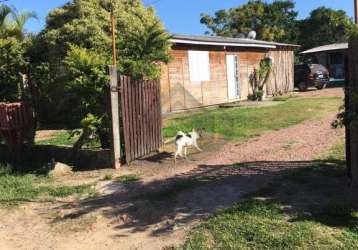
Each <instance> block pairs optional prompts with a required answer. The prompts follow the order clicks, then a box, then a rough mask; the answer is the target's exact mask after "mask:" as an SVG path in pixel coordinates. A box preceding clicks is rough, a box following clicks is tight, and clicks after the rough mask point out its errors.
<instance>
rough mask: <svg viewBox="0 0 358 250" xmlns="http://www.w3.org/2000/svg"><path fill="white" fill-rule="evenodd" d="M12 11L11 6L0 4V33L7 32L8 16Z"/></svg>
mask: <svg viewBox="0 0 358 250" xmlns="http://www.w3.org/2000/svg"><path fill="white" fill-rule="evenodd" d="M11 12H12V10H11V8H10V7H8V6H6V5H4V4H2V5H0V35H2V33H4V32H5V30H6V27H5V23H6V18H7V17H8V16H9V15H10V13H11Z"/></svg>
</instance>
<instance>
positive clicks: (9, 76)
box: [0, 4, 36, 102]
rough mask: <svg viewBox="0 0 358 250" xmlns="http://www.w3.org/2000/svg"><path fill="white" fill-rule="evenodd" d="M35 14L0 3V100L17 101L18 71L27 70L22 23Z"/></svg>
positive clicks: (19, 79)
mask: <svg viewBox="0 0 358 250" xmlns="http://www.w3.org/2000/svg"><path fill="white" fill-rule="evenodd" d="M35 16H36V15H35V14H34V13H32V12H16V11H14V10H12V9H11V8H10V7H8V6H7V5H4V4H1V5H0V102H12V101H17V100H18V99H19V98H20V96H19V92H20V89H21V88H22V87H23V86H22V83H23V82H22V77H21V76H20V73H26V72H27V66H28V60H27V57H26V56H25V51H26V48H27V45H28V42H29V41H28V39H25V30H24V25H25V24H26V22H27V21H28V20H29V19H30V18H33V17H35Z"/></svg>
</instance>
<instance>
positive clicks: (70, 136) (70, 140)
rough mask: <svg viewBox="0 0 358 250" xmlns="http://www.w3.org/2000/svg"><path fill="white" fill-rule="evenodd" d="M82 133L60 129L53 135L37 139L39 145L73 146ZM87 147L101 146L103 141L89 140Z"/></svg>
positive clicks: (85, 145)
mask: <svg viewBox="0 0 358 250" xmlns="http://www.w3.org/2000/svg"><path fill="white" fill-rule="evenodd" d="M79 135H80V130H75V133H73V131H60V132H55V133H54V135H53V137H51V138H49V139H45V140H37V141H36V144H38V145H55V146H66V147H72V146H73V144H75V142H76V141H77V140H78V138H79ZM84 147H85V148H100V147H101V143H100V141H99V140H98V139H97V138H94V139H91V140H89V141H88V142H87V143H85V144H84Z"/></svg>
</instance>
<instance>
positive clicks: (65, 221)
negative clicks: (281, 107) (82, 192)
mask: <svg viewBox="0 0 358 250" xmlns="http://www.w3.org/2000/svg"><path fill="white" fill-rule="evenodd" d="M330 91H337V90H336V89H334V90H325V93H327V94H332V93H331V92H330ZM337 93H340V95H341V94H342V92H341V91H340V92H337ZM337 93H335V94H334V95H336V94H337ZM311 94H312V93H311ZM334 117H335V114H330V115H328V116H326V117H324V118H322V119H319V120H314V121H307V122H305V123H302V124H299V125H295V126H292V127H289V128H286V129H281V130H279V131H273V132H267V133H265V134H263V135H262V136H260V137H256V138H254V139H251V140H249V141H247V142H244V143H238V144H237V143H227V144H224V143H221V144H220V143H219V144H217V145H215V146H213V147H212V148H209V149H208V150H207V152H206V153H203V154H196V155H192V156H191V157H190V159H189V160H188V161H182V162H181V163H179V164H178V165H176V166H174V165H173V164H172V163H170V162H169V161H170V160H169V159H168V158H167V157H166V156H165V155H164V156H163V158H162V159H161V161H162V163H158V158H156V159H154V158H148V159H146V160H143V161H138V162H137V163H136V165H138V166H144V165H145V166H146V168H145V169H144V170H142V172H141V174H142V176H143V178H142V179H141V181H139V182H135V183H130V184H121V183H115V182H111V181H109V182H101V183H100V186H101V190H102V194H101V195H99V196H97V197H95V198H92V199H86V200H82V201H73V200H61V201H56V202H51V203H30V204H26V205H23V206H21V207H20V208H18V209H15V210H13V211H11V212H4V213H3V214H0V249H146V250H149V249H161V248H163V247H167V246H171V245H177V244H179V243H181V242H182V241H183V240H184V238H185V235H186V234H187V232H188V230H189V229H191V228H192V227H193V226H194V225H196V224H197V223H198V222H199V221H200V219H203V218H205V217H207V216H208V215H210V214H212V213H213V212H214V211H215V210H217V209H220V208H223V207H227V206H229V205H231V204H233V203H235V202H237V201H238V200H240V198H242V197H243V196H245V194H248V193H250V192H254V191H256V190H258V189H260V188H262V187H265V186H266V185H267V184H269V183H271V182H272V181H274V180H275V178H277V177H278V176H279V175H281V174H286V173H287V172H288V171H292V169H295V168H298V167H304V166H308V165H310V164H312V160H315V159H316V158H317V155H320V154H321V153H322V152H324V151H325V150H327V149H328V148H330V147H331V146H332V145H334V144H336V143H337V142H339V141H340V140H342V138H343V136H344V134H343V131H342V130H334V129H331V127H330V123H331V121H332V120H333V119H334ZM124 171H125V172H126V173H132V172H137V171H138V168H135V167H134V166H132V167H127V168H125V169H124Z"/></svg>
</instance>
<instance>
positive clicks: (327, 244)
mask: <svg viewBox="0 0 358 250" xmlns="http://www.w3.org/2000/svg"><path fill="white" fill-rule="evenodd" d="M344 175H345V166H344V146H343V143H340V144H339V145H336V146H335V147H333V148H332V149H331V150H330V151H329V152H327V153H326V154H324V155H322V156H321V157H319V159H318V160H317V161H313V162H312V166H311V167H308V168H304V169H299V170H297V171H295V172H294V173H290V174H288V175H287V176H285V177H283V178H282V179H281V180H279V181H277V183H274V184H271V185H269V186H267V187H265V188H263V189H262V190H259V191H258V192H255V193H253V194H251V195H248V196H247V199H245V200H244V201H242V202H240V203H238V204H236V205H234V206H232V207H230V208H228V209H225V210H222V211H220V212H218V213H217V214H215V215H213V216H212V217H211V218H209V219H208V220H206V221H205V222H203V223H202V224H201V225H199V226H198V227H197V228H195V229H194V230H193V231H192V232H191V233H190V234H189V235H190V236H189V238H188V240H187V241H186V242H185V243H184V244H183V245H182V246H181V247H180V248H179V249H195V250H197V249H225V250H227V249H358V197H356V195H355V194H354V192H356V190H351V189H349V188H347V187H346V178H345V176H344ZM289 177H291V178H289Z"/></svg>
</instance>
